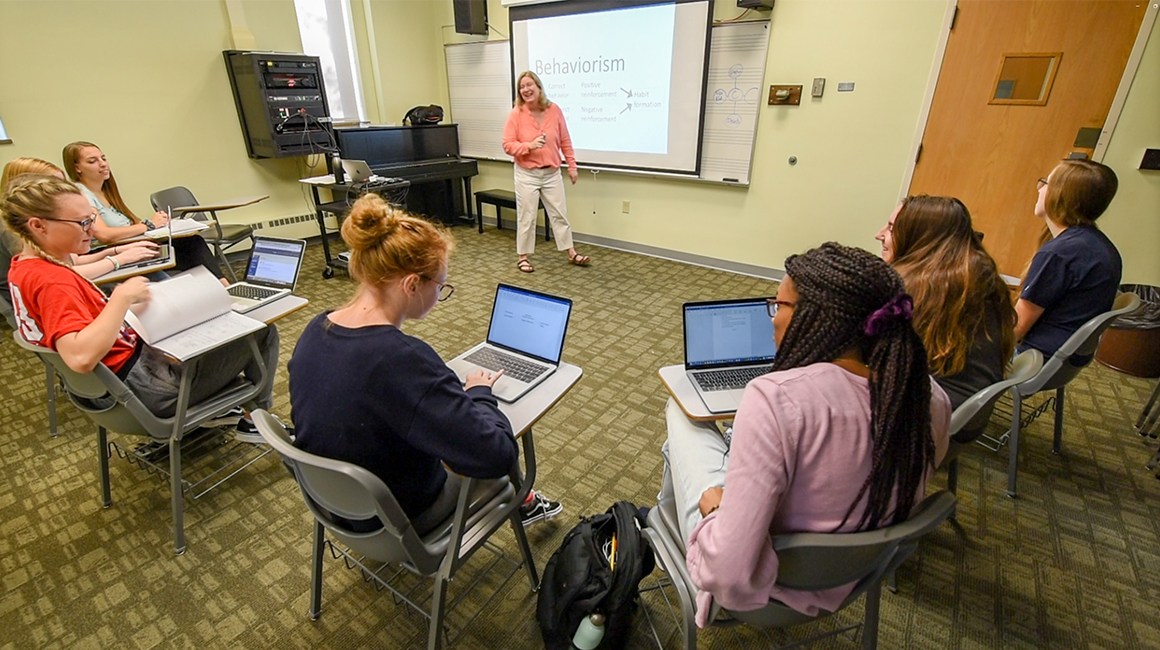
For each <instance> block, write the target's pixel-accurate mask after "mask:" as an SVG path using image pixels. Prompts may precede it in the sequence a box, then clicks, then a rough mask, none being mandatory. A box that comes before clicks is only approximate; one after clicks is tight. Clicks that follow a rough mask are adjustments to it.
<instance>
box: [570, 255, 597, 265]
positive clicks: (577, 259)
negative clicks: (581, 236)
mask: <svg viewBox="0 0 1160 650" xmlns="http://www.w3.org/2000/svg"><path fill="white" fill-rule="evenodd" d="M591 261H592V258H591V257H588V256H587V255H581V254H580V253H576V254H575V255H569V256H568V263H569V264H575V265H576V266H588V263H589V262H591Z"/></svg>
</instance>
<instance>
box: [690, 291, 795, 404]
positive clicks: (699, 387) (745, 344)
mask: <svg viewBox="0 0 1160 650" xmlns="http://www.w3.org/2000/svg"><path fill="white" fill-rule="evenodd" d="M765 303H766V298H746V299H743V300H714V301H709V302H687V303H685V304H684V306H683V307H682V308H681V309H682V312H683V315H684V324H685V374H686V375H688V377H689V381H690V382H691V383H692V384H693V388H694V389H695V390H696V391H697V394H698V395H700V396H701V400H702V401H704V402H705V407H706V408H708V409H709V411H710V412H711V413H730V412H733V411H736V410H737V407H738V405H740V404H741V395H742V394H744V392H745V385H746V384H748V383H749V382H750V380H752V379H753V378H755V377H758V376H761V375H764V374H765V373H767V372H769V370H770V366H771V364H772V363H773V356H774V354H775V353H776V352H777V346H775V345H774V343H773V321H772V320H771V319H770V318H769V312H768V311H767V309H766V306H765Z"/></svg>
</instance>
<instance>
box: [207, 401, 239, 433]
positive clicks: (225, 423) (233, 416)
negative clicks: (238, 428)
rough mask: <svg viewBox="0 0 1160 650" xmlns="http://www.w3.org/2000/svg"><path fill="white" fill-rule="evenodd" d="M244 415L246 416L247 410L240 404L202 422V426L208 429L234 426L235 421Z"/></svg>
mask: <svg viewBox="0 0 1160 650" xmlns="http://www.w3.org/2000/svg"><path fill="white" fill-rule="evenodd" d="M244 417H246V410H245V409H243V408H242V407H240V406H235V407H234V408H232V409H230V410H228V411H226V412H225V413H222V414H221V415H219V416H217V417H216V418H213V419H210V420H206V421H205V422H202V423H201V426H202V427H204V428H206V429H214V428H216V427H232V426H234V424H235V423H237V421H238V418H244Z"/></svg>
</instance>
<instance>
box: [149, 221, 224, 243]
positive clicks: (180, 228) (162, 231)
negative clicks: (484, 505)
mask: <svg viewBox="0 0 1160 650" xmlns="http://www.w3.org/2000/svg"><path fill="white" fill-rule="evenodd" d="M170 228H172V229H173V236H174V237H179V236H181V235H185V234H188V233H191V232H201V231H203V230H205V229H207V228H209V225H207V224H206V223H205V222H203V221H198V220H196V219H188V218H187V219H174V220H173V221H170V222H169V225H168V226H165V227H164V228H155V229H153V230H149V231H146V233H145V236H146V237H148V238H149V239H158V240H161V239H166V238H168V237H169V230H170Z"/></svg>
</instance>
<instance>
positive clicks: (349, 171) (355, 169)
mask: <svg viewBox="0 0 1160 650" xmlns="http://www.w3.org/2000/svg"><path fill="white" fill-rule="evenodd" d="M342 171H343V172H345V173H346V177H347V179H348V180H347V182H348V183H350V184H352V185H353V184H355V183H365V182H367V181H373V180H377V179H378V176H377V175H375V173H374V172H372V171H371V168H370V167H369V166H367V163H366V161H365V160H346V159H345V158H344V159H343V161H342Z"/></svg>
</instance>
